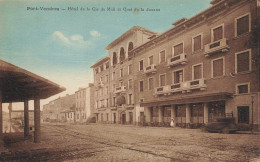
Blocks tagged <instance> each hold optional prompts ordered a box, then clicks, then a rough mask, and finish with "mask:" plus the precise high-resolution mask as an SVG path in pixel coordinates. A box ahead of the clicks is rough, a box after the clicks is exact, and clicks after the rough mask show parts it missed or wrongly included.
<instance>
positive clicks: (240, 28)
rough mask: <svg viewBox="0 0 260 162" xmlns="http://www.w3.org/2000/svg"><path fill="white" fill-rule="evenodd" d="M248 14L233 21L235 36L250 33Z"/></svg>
mask: <svg viewBox="0 0 260 162" xmlns="http://www.w3.org/2000/svg"><path fill="white" fill-rule="evenodd" d="M250 28H251V26H250V14H249V13H247V14H245V15H242V16H240V17H238V18H236V19H235V36H240V35H242V34H245V33H248V32H250V30H251V29H250Z"/></svg>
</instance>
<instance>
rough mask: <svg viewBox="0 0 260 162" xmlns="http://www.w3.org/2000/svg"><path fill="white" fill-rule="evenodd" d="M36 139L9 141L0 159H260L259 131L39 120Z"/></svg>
mask: <svg viewBox="0 0 260 162" xmlns="http://www.w3.org/2000/svg"><path fill="white" fill-rule="evenodd" d="M41 133H42V134H41V142H40V143H37V144H35V143H33V142H32V139H31V140H26V141H21V142H17V143H12V144H11V145H10V146H8V147H7V148H6V149H8V151H5V152H4V154H1V157H0V161H91V162H92V161H149V162H150V161H243V162H244V161H253V162H254V161H260V156H259V155H260V138H259V137H260V134H259V133H255V134H251V133H250V134H247V133H248V132H247V133H243V132H241V133H242V134H219V133H205V132H201V131H200V130H199V129H183V128H178V127H177V128H164V127H139V126H132V125H114V124H103V125H102V124H90V125H72V124H42V126H41Z"/></svg>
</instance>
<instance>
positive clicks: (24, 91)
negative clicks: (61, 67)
mask: <svg viewBox="0 0 260 162" xmlns="http://www.w3.org/2000/svg"><path fill="white" fill-rule="evenodd" d="M0 90H1V91H2V102H3V103H8V102H23V101H24V100H33V99H35V98H39V99H46V98H48V97H50V96H52V95H55V94H58V93H60V92H62V91H65V90H66V89H65V88H64V87H61V86H59V85H58V84H56V83H54V82H51V81H49V80H47V79H45V78H43V77H41V76H38V75H36V74H34V73H31V72H29V71H27V70H25V69H22V68H20V67H18V66H15V65H13V64H10V63H8V62H5V61H3V60H1V59H0Z"/></svg>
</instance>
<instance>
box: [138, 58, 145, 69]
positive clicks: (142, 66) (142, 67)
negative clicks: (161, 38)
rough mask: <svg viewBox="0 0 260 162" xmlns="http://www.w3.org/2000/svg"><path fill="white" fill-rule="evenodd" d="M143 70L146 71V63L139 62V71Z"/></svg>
mask: <svg viewBox="0 0 260 162" xmlns="http://www.w3.org/2000/svg"><path fill="white" fill-rule="evenodd" d="M143 69H144V61H143V60H141V61H140V62H139V71H141V70H143Z"/></svg>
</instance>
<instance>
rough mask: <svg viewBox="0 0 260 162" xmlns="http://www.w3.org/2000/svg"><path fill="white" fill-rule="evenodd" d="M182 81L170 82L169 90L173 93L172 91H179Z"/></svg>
mask: <svg viewBox="0 0 260 162" xmlns="http://www.w3.org/2000/svg"><path fill="white" fill-rule="evenodd" d="M182 87H183V85H182V83H177V84H172V85H170V92H171V93H174V92H180V91H182Z"/></svg>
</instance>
